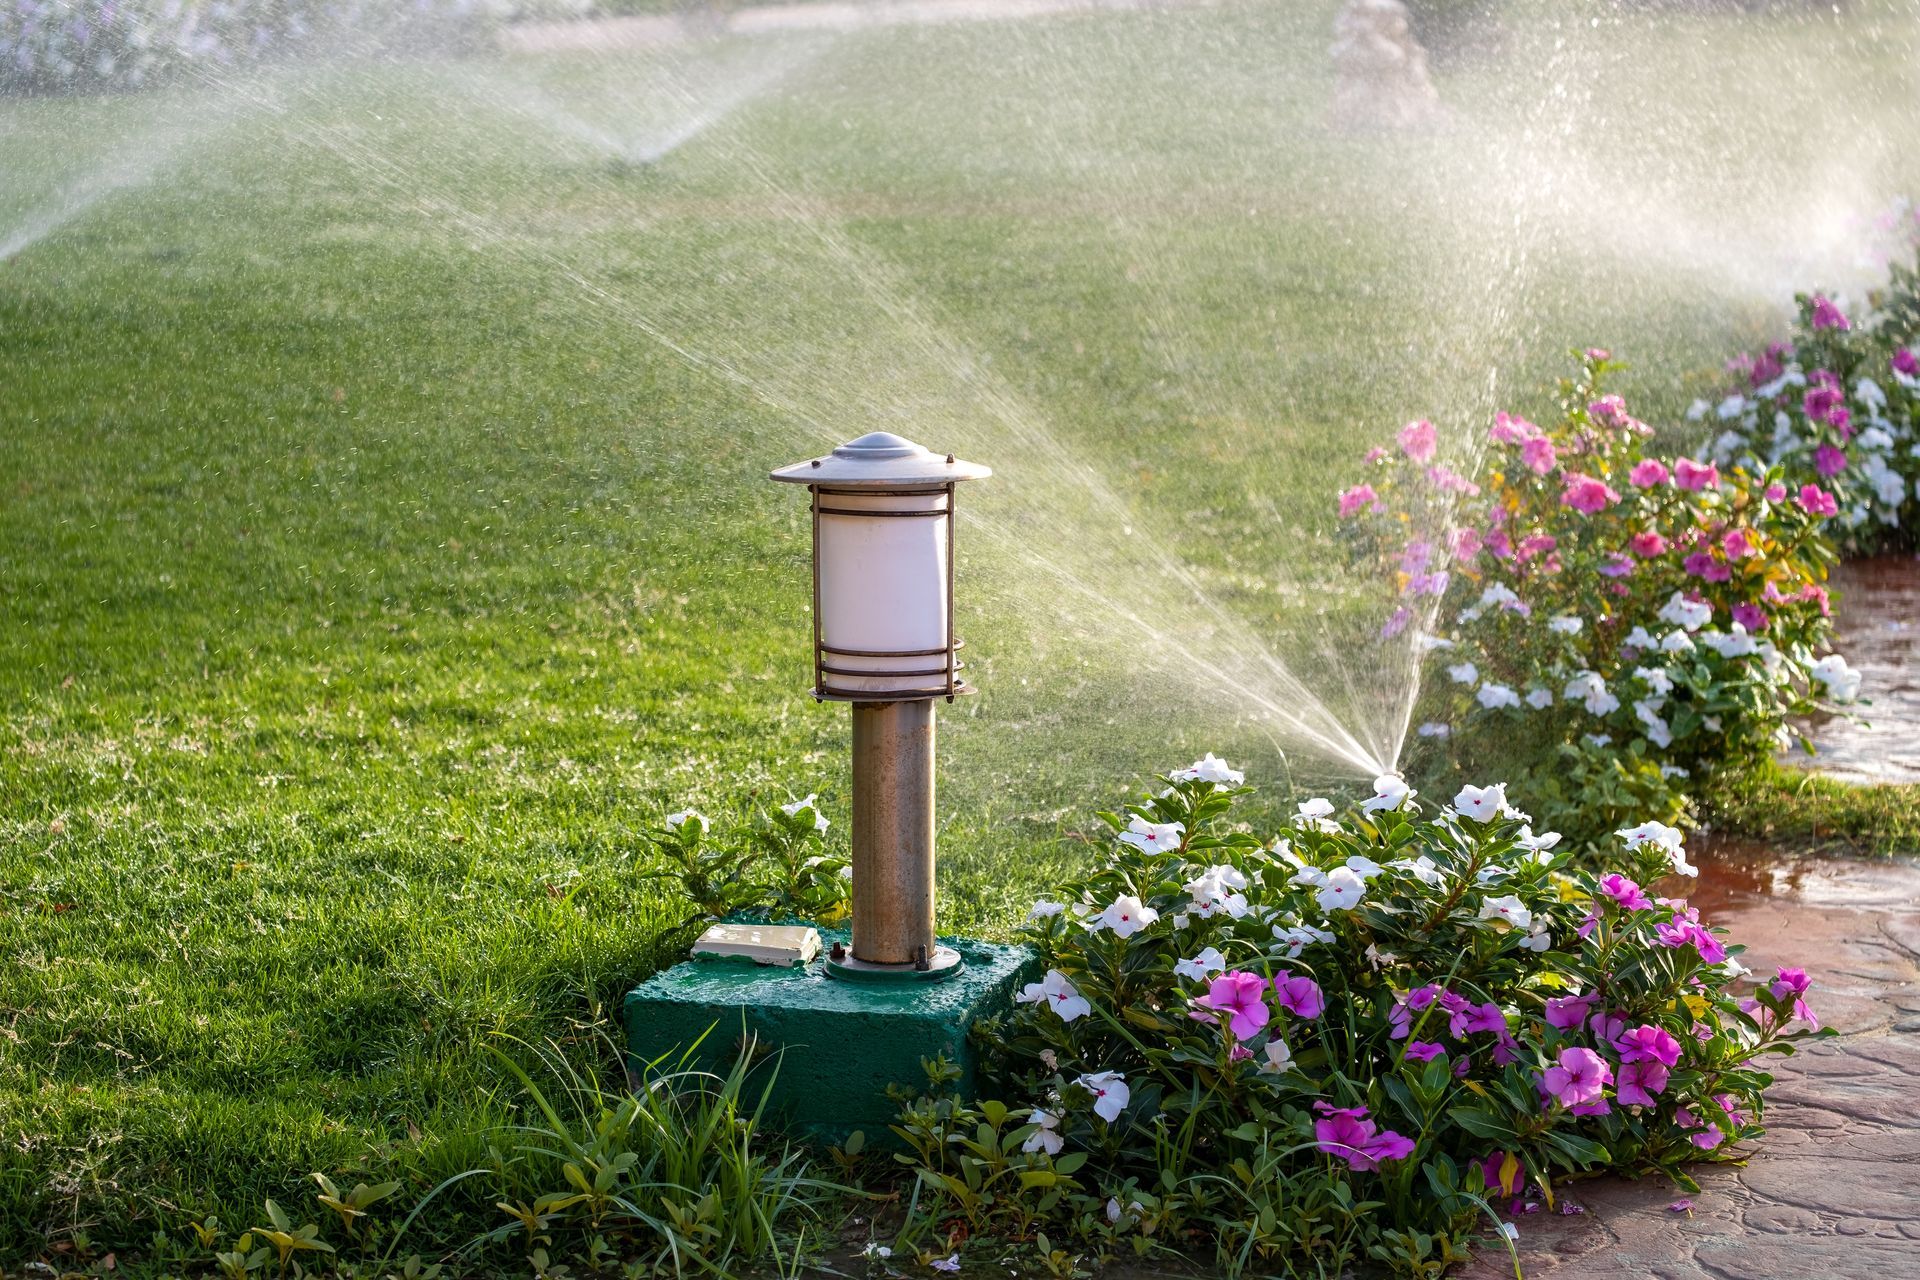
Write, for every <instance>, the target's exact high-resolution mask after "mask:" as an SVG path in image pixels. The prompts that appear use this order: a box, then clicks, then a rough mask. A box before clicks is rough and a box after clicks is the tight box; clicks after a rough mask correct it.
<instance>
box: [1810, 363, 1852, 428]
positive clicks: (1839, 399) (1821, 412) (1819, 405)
mask: <svg viewBox="0 0 1920 1280" xmlns="http://www.w3.org/2000/svg"><path fill="white" fill-rule="evenodd" d="M1822 374H1826V376H1825V377H1824V378H1822V377H1821V375H1822ZM1800 411H1801V412H1802V413H1804V414H1806V415H1807V418H1808V420H1809V421H1812V422H1825V423H1831V424H1832V425H1834V426H1838V425H1840V424H1839V423H1837V422H1834V420H1833V416H1834V414H1835V413H1845V412H1846V411H1847V398H1846V396H1845V395H1844V394H1843V393H1842V392H1841V390H1840V384H1839V382H1838V380H1837V379H1835V378H1834V376H1833V375H1832V374H1830V373H1827V371H1826V370H1825V369H1816V370H1815V371H1814V374H1813V379H1812V385H1811V386H1809V387H1808V388H1807V394H1806V395H1804V396H1802V397H1800Z"/></svg>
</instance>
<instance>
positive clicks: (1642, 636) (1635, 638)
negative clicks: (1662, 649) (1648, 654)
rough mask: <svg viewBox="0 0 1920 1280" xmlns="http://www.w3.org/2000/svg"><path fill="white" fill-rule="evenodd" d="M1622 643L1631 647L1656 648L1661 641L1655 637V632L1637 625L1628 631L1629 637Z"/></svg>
mask: <svg viewBox="0 0 1920 1280" xmlns="http://www.w3.org/2000/svg"><path fill="white" fill-rule="evenodd" d="M1620 643H1621V644H1622V645H1624V646H1626V647H1627V648H1629V649H1654V648H1658V647H1659V644H1660V642H1659V641H1658V640H1656V639H1655V638H1654V635H1653V633H1652V632H1651V631H1648V630H1647V629H1646V628H1645V627H1635V628H1634V629H1633V630H1631V631H1629V632H1627V638H1626V639H1625V640H1622V641H1621V642H1620Z"/></svg>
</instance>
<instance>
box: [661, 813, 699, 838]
mask: <svg viewBox="0 0 1920 1280" xmlns="http://www.w3.org/2000/svg"><path fill="white" fill-rule="evenodd" d="M689 822H691V823H692V824H693V825H694V826H696V827H698V828H699V829H700V833H701V834H702V835H705V834H706V832H707V830H708V826H707V815H706V814H704V813H701V812H700V811H699V810H698V809H682V810H681V811H680V812H678V813H670V814H668V815H667V829H668V830H669V831H678V830H679V829H680V828H681V827H683V826H685V825H686V824H687V823H689Z"/></svg>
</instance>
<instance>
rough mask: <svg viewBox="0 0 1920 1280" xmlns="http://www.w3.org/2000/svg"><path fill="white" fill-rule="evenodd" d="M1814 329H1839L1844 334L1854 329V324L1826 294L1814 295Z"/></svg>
mask: <svg viewBox="0 0 1920 1280" xmlns="http://www.w3.org/2000/svg"><path fill="white" fill-rule="evenodd" d="M1813 327H1814V328H1816V329H1838V330H1840V331H1841V332H1842V333H1845V332H1846V331H1847V330H1849V329H1851V328H1853V322H1852V321H1850V320H1848V319H1847V317H1846V314H1845V313H1844V312H1842V311H1841V310H1840V308H1839V307H1836V306H1834V305H1833V302H1832V301H1831V300H1830V299H1829V298H1828V297H1827V295H1826V294H1824V293H1816V294H1814V295H1813Z"/></svg>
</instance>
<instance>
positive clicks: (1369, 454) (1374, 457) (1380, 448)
mask: <svg viewBox="0 0 1920 1280" xmlns="http://www.w3.org/2000/svg"><path fill="white" fill-rule="evenodd" d="M1386 456H1387V450H1386V447H1385V446H1384V445H1375V446H1373V448H1371V449H1369V450H1367V451H1366V453H1364V454H1362V455H1361V457H1360V461H1361V462H1362V463H1363V464H1365V465H1366V466H1369V467H1370V466H1372V465H1373V464H1374V463H1376V462H1382V461H1385V460H1386Z"/></svg>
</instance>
